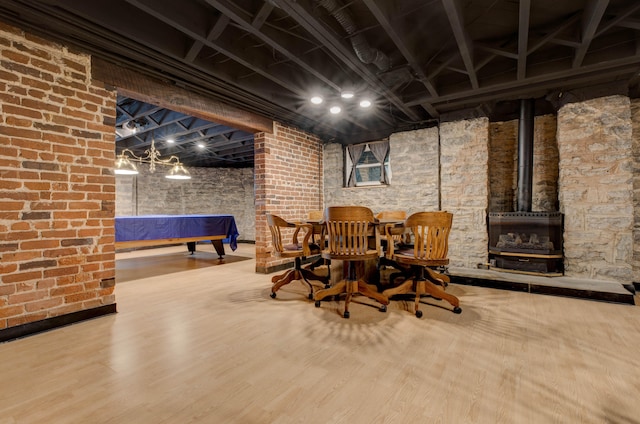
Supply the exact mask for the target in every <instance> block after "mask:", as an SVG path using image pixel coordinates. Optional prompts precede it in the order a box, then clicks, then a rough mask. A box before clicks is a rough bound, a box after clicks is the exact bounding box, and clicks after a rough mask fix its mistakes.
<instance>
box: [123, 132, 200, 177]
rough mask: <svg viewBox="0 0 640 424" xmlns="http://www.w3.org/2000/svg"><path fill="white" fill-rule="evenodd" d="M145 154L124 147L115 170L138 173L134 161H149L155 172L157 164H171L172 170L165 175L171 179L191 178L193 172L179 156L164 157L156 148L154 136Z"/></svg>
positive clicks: (151, 168) (132, 173) (152, 170)
mask: <svg viewBox="0 0 640 424" xmlns="http://www.w3.org/2000/svg"><path fill="white" fill-rule="evenodd" d="M144 154H145V156H137V155H136V154H135V153H133V152H132V151H131V150H129V149H124V150H122V151H121V152H120V154H119V155H118V157H117V158H116V163H115V170H114V171H113V172H114V173H115V174H118V175H136V174H138V168H136V166H135V164H133V162H138V163H148V164H149V171H150V172H151V173H154V172H155V171H156V164H158V165H166V166H171V170H170V171H169V172H168V173H167V175H165V178H169V179H171V180H190V179H191V174H189V171H187V170H186V169H185V167H184V166H183V165H182V163H180V159H179V158H178V157H177V156H173V155H172V156H170V157H169V158H168V159H162V158H161V157H160V152H159V151H158V149H156V142H155V139H154V138H151V147H150V148H149V149H147V150H145V151H144Z"/></svg>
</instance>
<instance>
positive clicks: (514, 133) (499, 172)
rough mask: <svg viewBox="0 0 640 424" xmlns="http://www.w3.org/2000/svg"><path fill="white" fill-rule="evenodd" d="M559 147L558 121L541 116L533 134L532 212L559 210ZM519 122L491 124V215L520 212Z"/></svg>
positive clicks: (549, 116) (554, 118)
mask: <svg viewBox="0 0 640 424" xmlns="http://www.w3.org/2000/svg"><path fill="white" fill-rule="evenodd" d="M558 160H559V159H558V143H557V140H556V117H555V116H554V115H544V116H537V117H536V118H535V120H534V133H533V182H532V187H531V189H532V193H531V194H532V195H531V197H532V199H531V209H532V210H533V211H536V212H554V211H557V210H558ZM517 185H518V120H517V119H516V120H512V121H507V122H491V123H490V131H489V186H490V195H489V211H491V212H512V211H515V210H516V208H517V204H516V203H517Z"/></svg>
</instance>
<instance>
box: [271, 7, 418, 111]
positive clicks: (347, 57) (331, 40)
mask: <svg viewBox="0 0 640 424" xmlns="http://www.w3.org/2000/svg"><path fill="white" fill-rule="evenodd" d="M274 1H276V0H274ZM277 4H278V6H279V7H280V8H281V9H282V10H284V11H285V12H286V13H288V14H289V16H291V17H292V18H293V19H294V20H295V21H297V22H298V23H299V24H300V25H302V26H304V27H305V28H306V29H307V31H309V33H311V35H313V36H314V37H315V38H316V39H317V40H319V41H320V42H321V43H322V45H323V46H325V48H326V49H328V50H329V51H330V52H331V53H332V54H333V55H334V56H336V57H337V58H338V59H339V60H340V61H341V62H343V63H344V64H345V65H347V67H348V68H349V69H351V70H352V71H353V72H355V73H356V74H358V75H359V76H360V78H362V79H363V81H364V82H366V83H367V84H368V85H369V87H370V88H371V89H373V90H375V91H377V92H379V93H381V94H382V95H383V96H384V97H385V98H386V99H387V100H388V101H389V102H390V103H391V104H393V105H394V106H395V107H396V108H398V110H400V111H401V112H402V113H404V114H405V115H406V116H407V117H409V118H410V119H412V120H414V121H420V120H421V119H422V118H421V117H420V116H419V115H418V114H417V113H416V112H415V111H413V110H412V109H411V108H410V107H408V106H407V105H405V104H404V103H403V102H402V99H400V97H398V96H397V95H396V94H395V93H393V92H392V91H391V90H389V89H388V88H387V87H386V86H385V85H384V82H382V81H381V80H380V78H378V76H377V75H376V74H375V73H374V72H372V71H371V70H370V69H369V68H368V67H367V66H366V64H364V63H363V62H361V61H360V60H359V59H358V58H357V57H356V56H355V53H354V52H353V49H351V48H350V47H347V46H346V45H345V43H344V42H343V41H342V39H340V38H338V37H337V36H336V34H335V33H334V32H333V31H329V29H328V28H327V27H325V25H324V24H323V23H322V22H320V21H319V20H318V19H317V12H315V11H313V10H312V8H311V7H310V6H309V3H308V1H306V0H277Z"/></svg>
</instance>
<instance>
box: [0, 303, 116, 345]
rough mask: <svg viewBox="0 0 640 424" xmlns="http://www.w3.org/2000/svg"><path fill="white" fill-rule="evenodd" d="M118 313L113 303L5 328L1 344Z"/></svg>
mask: <svg viewBox="0 0 640 424" xmlns="http://www.w3.org/2000/svg"><path fill="white" fill-rule="evenodd" d="M116 312H117V308H116V304H115V303H112V304H111V305H104V306H99V307H97V308H93V309H86V310H84V311H78V312H72V313H70V314H66V315H60V316H57V317H53V318H47V319H44V320H41V321H34V322H29V323H27V324H22V325H17V326H15V327H10V328H5V329H4V330H0V343H3V342H8V341H11V340H15V339H20V338H23V337H27V336H31V335H33V334H37V333H42V332H45V331H49V330H53V329H56V328H59V327H64V326H67V325H71V324H75V323H77V322H80V321H86V320H88V319H93V318H97V317H100V316H103V315H109V314H115V313H116Z"/></svg>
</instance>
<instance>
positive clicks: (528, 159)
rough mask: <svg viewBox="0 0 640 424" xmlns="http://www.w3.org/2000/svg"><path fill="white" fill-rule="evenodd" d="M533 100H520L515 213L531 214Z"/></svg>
mask: <svg viewBox="0 0 640 424" xmlns="http://www.w3.org/2000/svg"><path fill="white" fill-rule="evenodd" d="M534 118H535V112H534V99H522V100H520V121H519V122H518V193H517V194H518V197H517V209H516V211H517V212H531V203H532V197H533V127H534Z"/></svg>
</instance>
